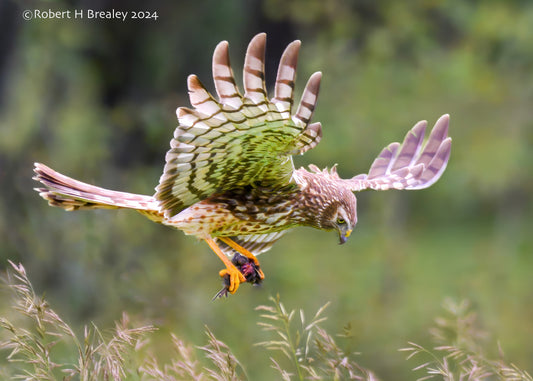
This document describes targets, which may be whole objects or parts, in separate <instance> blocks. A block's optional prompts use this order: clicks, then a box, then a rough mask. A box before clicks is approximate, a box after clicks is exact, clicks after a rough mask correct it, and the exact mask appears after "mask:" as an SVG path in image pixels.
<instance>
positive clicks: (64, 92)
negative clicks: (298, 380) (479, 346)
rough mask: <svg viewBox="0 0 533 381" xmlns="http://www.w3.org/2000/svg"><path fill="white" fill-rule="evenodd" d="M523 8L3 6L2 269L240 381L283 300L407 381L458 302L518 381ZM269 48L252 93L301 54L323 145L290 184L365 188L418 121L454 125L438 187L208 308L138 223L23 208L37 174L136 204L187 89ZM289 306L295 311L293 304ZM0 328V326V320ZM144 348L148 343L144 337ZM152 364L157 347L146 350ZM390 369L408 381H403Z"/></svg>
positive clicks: (382, 202)
mask: <svg viewBox="0 0 533 381" xmlns="http://www.w3.org/2000/svg"><path fill="white" fill-rule="evenodd" d="M96 7H98V8H101V9H106V8H109V9H110V8H115V9H119V10H128V9H145V8H146V7H150V10H157V11H158V13H159V16H160V18H159V19H158V20H157V21H142V22H134V21H131V20H130V21H126V22H122V21H120V22H119V21H111V20H107V21H94V20H92V21H90V20H31V21H24V20H23V19H22V17H21V13H22V10H23V9H35V8H37V9H48V8H54V9H61V10H64V9H80V8H96ZM531 25H533V3H531V2H527V1H518V0H511V1H497V0H491V1H470V2H464V1H460V0H452V1H439V0H437V1H435V0H432V1H427V0H417V1H412V2H396V1H390V0H388V1H380V2H372V1H365V0H357V1H356V0H352V1H340V0H329V1H315V0H311V1H302V0H287V1H279V0H262V1H260V0H254V1H246V0H229V1H223V2H221V1H215V0H206V1H197V2H163V1H155V2H150V5H149V6H148V5H147V3H146V2H141V1H138V0H136V1H113V2H111V1H105V0H104V1H100V2H98V3H97V4H96V3H93V2H89V1H84V0H78V1H76V0H73V1H64V0H57V1H40V0H24V1H14V0H7V1H3V2H0V28H1V30H2V33H1V36H0V185H1V187H0V192H1V197H0V214H1V217H2V218H0V242H1V243H2V244H1V245H0V263H4V264H7V261H6V260H7V259H12V260H15V261H20V262H22V263H24V264H25V266H26V267H27V268H28V269H29V271H31V272H32V274H34V277H35V280H34V282H35V283H36V285H38V288H39V289H41V290H46V293H47V295H48V298H49V299H50V300H51V301H53V303H54V305H56V306H57V309H58V310H59V311H61V312H62V315H64V316H66V318H68V319H69V320H70V321H75V322H80V323H81V324H88V323H89V322H90V321H95V323H97V324H98V325H103V326H109V325H110V324H111V322H112V321H113V320H114V319H115V317H116V316H117V315H118V314H120V313H121V311H127V312H128V314H130V315H131V316H132V317H133V318H136V317H139V318H140V319H141V320H143V321H144V320H149V321H151V322H153V323H154V324H157V325H158V326H160V327H162V330H164V331H170V332H175V333H176V334H177V335H178V336H179V337H184V339H186V340H187V341H192V342H198V340H200V338H201V337H202V335H203V331H204V326H205V325H208V326H209V327H211V329H212V331H213V333H214V334H216V335H217V337H220V338H221V339H222V340H223V341H224V342H226V343H228V345H229V346H230V347H231V348H233V349H234V351H235V356H236V358H239V359H241V361H242V362H243V363H246V364H247V365H248V367H247V369H248V370H249V373H250V374H249V377H250V378H251V379H254V380H255V379H258V380H260V379H271V378H272V377H276V376H278V374H277V373H275V371H274V370H272V373H268V371H267V372H265V371H257V372H256V371H254V370H255V369H256V368H257V367H256V365H257V362H258V361H259V360H258V359H257V356H256V355H255V353H254V352H253V351H250V350H249V343H252V342H257V341H262V339H261V337H262V335H263V333H262V332H259V331H258V330H257V328H256V327H255V324H254V316H255V312H254V311H253V307H254V306H256V305H257V304H261V303H263V304H264V303H266V300H267V295H269V294H276V293H277V292H280V293H282V294H283V295H284V299H285V300H286V301H293V300H297V301H298V305H299V306H301V307H302V308H303V309H305V310H308V309H311V310H312V309H317V308H318V307H319V306H320V305H323V304H324V303H325V301H327V300H331V301H332V305H331V307H330V308H331V310H333V311H331V316H332V318H330V320H329V321H328V322H329V323H331V324H332V325H333V326H336V327H338V326H343V325H345V324H347V323H350V324H351V325H352V327H354V332H357V335H356V337H355V338H354V340H355V341H356V342H357V347H358V348H362V349H364V350H363V351H362V352H363V354H362V355H361V363H364V364H366V366H368V368H370V369H373V370H374V371H375V372H376V374H377V375H378V377H380V378H383V379H390V378H391V377H392V376H394V378H396V379H398V378H403V377H408V376H406V375H409V374H410V373H409V369H408V367H406V366H405V363H404V361H403V359H402V358H401V356H399V355H398V354H397V353H396V348H398V347H400V346H401V345H402V342H405V341H406V338H409V339H411V340H414V339H416V340H415V341H416V342H420V343H422V344H421V345H426V344H427V338H426V337H425V335H424V332H421V331H420V327H421V326H425V325H426V324H427V323H428V321H429V320H430V319H431V317H432V316H434V315H435V314H436V313H437V311H438V308H439V303H440V301H441V300H443V299H444V298H445V297H446V296H452V297H456V298H458V299H463V298H467V299H470V300H472V301H473V303H474V304H475V306H476V309H478V310H480V313H481V315H482V316H483V317H484V319H485V322H484V323H485V324H486V325H487V326H488V328H489V330H490V331H491V332H494V335H495V336H496V337H497V338H500V339H501V341H502V343H504V345H505V352H506V353H507V354H508V355H509V357H510V358H513V359H515V361H516V364H517V366H520V367H522V368H525V367H528V366H529V367H530V368H529V369H528V370H529V371H531V370H532V369H533V368H531V363H530V360H531V358H533V346H532V345H531V340H530V338H531V337H532V336H533V326H532V325H531V323H530V322H531V319H532V317H533V305H532V304H531V303H530V301H531V299H532V298H533V293H532V291H531V290H533V287H532V286H533V284H532V280H531V279H532V278H531V268H532V267H533V255H532V254H533V237H532V236H531V231H533V217H532V216H533V202H532V198H533V150H532V145H533V108H532V107H531V105H532V104H533V75H532V73H533V29H532V28H531ZM261 31H265V32H267V33H268V36H269V38H268V42H267V57H268V61H267V81H268V83H272V81H273V76H274V75H275V70H276V64H277V60H278V59H279V56H280V54H281V52H282V50H283V48H284V47H285V45H286V44H287V43H288V42H290V41H292V40H293V39H296V38H298V39H301V40H302V49H301V56H300V60H299V77H298V84H297V85H298V89H299V91H301V89H302V87H303V85H304V83H305V81H306V80H307V78H308V76H309V75H310V74H311V73H312V72H313V71H317V70H321V71H322V72H323V74H324V75H323V83H322V87H321V93H320V100H319V106H318V108H317V111H316V114H315V117H314V120H316V121H321V122H322V124H323V132H324V138H323V140H322V142H321V144H320V145H319V146H318V147H317V148H316V149H314V150H312V151H310V152H308V153H306V155H305V156H304V157H302V158H300V157H297V158H295V161H296V165H306V164H308V163H316V164H317V165H319V166H331V165H333V164H334V163H339V172H340V174H341V175H343V176H345V177H348V176H353V175H354V174H356V173H361V172H365V171H366V170H367V168H368V166H369V165H370V163H371V161H372V160H373V158H374V157H375V155H376V154H377V153H378V152H379V150H380V149H381V147H383V146H384V145H386V144H388V143H389V142H391V141H398V140H400V139H401V138H402V137H403V135H404V134H405V132H406V131H407V129H408V128H409V127H411V126H412V125H413V124H414V123H415V122H416V121H418V120H419V119H427V120H429V122H430V123H433V122H434V121H435V120H436V119H437V118H438V117H439V116H440V115H441V114H443V113H450V114H451V129H450V134H451V136H452V137H453V139H454V141H453V147H452V156H451V161H450V164H449V166H448V169H447V171H446V173H445V174H444V176H443V178H442V179H441V180H440V181H439V182H438V183H437V184H435V186H434V187H432V188H430V189H428V190H425V191H420V192H413V193H411V192H384V193H379V192H365V193H362V194H360V195H358V199H359V221H360V223H359V225H358V228H357V229H356V231H355V232H354V234H353V238H352V239H351V241H350V242H349V243H348V244H346V245H343V246H337V245H336V244H335V237H334V236H332V235H331V234H327V233H324V232H317V231H311V230H310V229H300V230H297V231H295V232H293V233H291V234H289V235H288V236H287V237H285V238H284V239H283V240H281V241H280V243H278V244H277V245H276V246H275V247H274V248H273V249H272V250H271V252H269V253H268V254H266V255H265V256H262V257H261V262H262V266H263V269H264V271H265V273H266V276H267V278H266V280H265V282H264V285H263V288H262V289H255V288H251V287H242V288H241V289H240V290H239V293H238V294H237V295H235V296H232V297H231V298H229V299H227V300H225V301H221V302H217V303H210V302H209V300H210V297H211V296H213V295H214V293H215V291H216V290H217V289H218V288H219V286H220V285H219V283H218V282H219V279H218V277H217V271H218V270H219V269H220V266H221V265H220V263H218V260H217V259H216V258H215V257H214V256H213V255H212V253H210V251H209V249H208V248H207V247H206V246H205V245H203V244H199V243H197V242H195V241H194V239H191V238H190V237H189V238H185V237H184V235H183V234H181V233H179V232H173V231H172V230H170V229H168V228H165V227H162V226H157V225H155V224H151V223H148V221H146V220H145V219H144V218H143V217H142V216H140V215H136V214H135V213H131V212H127V211H120V212H116V213H113V212H108V211H98V212H91V213H88V212H86V213H73V214H71V213H65V212H63V211H61V210H57V209H52V208H49V207H48V206H47V205H46V204H45V203H44V202H43V201H42V200H41V199H39V198H38V196H37V195H36V194H35V192H33V191H32V187H34V186H35V183H34V182H33V181H32V180H31V176H32V173H31V167H32V162H34V161H41V162H44V163H46V164H48V165H50V166H51V167H53V168H55V169H57V170H59V171H61V172H64V173H65V174H68V175H72V176H74V177H76V178H79V179H81V180H84V181H87V182H94V183H96V184H98V185H102V186H105V187H108V188H113V189H117V190H126V191H132V192H138V193H146V194H150V193H152V192H153V188H154V186H155V185H156V184H157V181H158V178H159V175H160V173H161V170H162V166H163V161H164V154H165V151H166V150H167V149H168V141H169V140H170V137H171V135H172V131H173V129H174V127H175V125H176V118H175V114H174V110H175V108H176V107H177V106H186V105H188V104H189V102H188V99H187V89H186V76H187V75H188V74H190V73H195V74H198V75H199V77H200V78H201V80H202V81H203V82H204V83H205V84H206V86H207V87H208V88H210V89H213V85H212V83H211V79H210V77H211V73H210V66H211V54H212V51H213V48H214V47H215V45H216V43H217V42H219V41H220V40H223V39H226V40H228V41H229V42H230V54H231V57H232V64H233V67H234V70H235V72H236V73H237V76H238V77H239V76H240V71H241V68H242V61H243V57H244V56H243V55H244V51H245V47H246V44H247V43H248V41H249V39H250V38H251V37H252V36H253V35H254V34H255V33H257V32H261ZM291 304H293V303H291ZM0 308H3V309H6V310H7V311H9V308H10V307H9V306H3V307H0ZM155 337H156V340H157V337H159V336H158V333H156V334H155ZM160 345H161V346H162V348H164V347H165V344H164V343H160ZM401 369H403V371H402V370H401Z"/></svg>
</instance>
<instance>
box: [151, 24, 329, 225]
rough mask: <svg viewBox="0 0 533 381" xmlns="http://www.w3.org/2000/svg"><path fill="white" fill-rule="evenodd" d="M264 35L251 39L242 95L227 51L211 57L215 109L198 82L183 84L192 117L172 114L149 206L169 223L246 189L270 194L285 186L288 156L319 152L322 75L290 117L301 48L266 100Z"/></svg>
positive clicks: (295, 46) (183, 111) (222, 46)
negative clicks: (214, 198) (316, 114)
mask: <svg viewBox="0 0 533 381" xmlns="http://www.w3.org/2000/svg"><path fill="white" fill-rule="evenodd" d="M265 43H266V34H264V33H262V34H258V35H257V36H255V37H254V38H253V39H252V41H251V42H250V44H249V46H248V50H247V52H246V58H245V62H244V75H243V79H244V89H245V92H244V95H241V94H240V92H239V90H238V88H237V85H236V83H235V78H234V76H233V72H232V70H231V67H230V62H229V55H228V43H227V42H226V41H223V42H221V43H219V44H218V45H217V47H216V49H215V52H214V55H213V77H214V81H215V87H216V92H217V94H218V98H219V99H218V101H217V100H215V99H214V98H213V96H212V95H211V94H210V93H209V92H208V91H207V90H206V89H205V88H204V86H203V85H202V84H201V83H200V81H199V80H198V77H196V76H195V75H191V76H189V78H188V87H189V97H190V100H191V104H192V106H193V107H194V109H189V108H185V107H180V108H178V110H177V115H178V121H179V125H178V127H177V128H176V130H175V132H174V138H173V139H172V141H171V142H170V145H171V149H170V150H169V151H168V152H167V155H166V164H165V168H164V172H163V175H162V176H161V179H160V182H159V185H158V186H157V187H156V194H155V198H156V199H157V200H158V201H159V202H160V205H161V207H162V209H163V210H164V211H165V214H166V215H167V217H170V216H172V215H175V214H176V213H178V212H180V211H181V210H183V209H184V208H186V207H188V206H190V205H192V204H194V203H196V202H198V201H200V200H203V199H205V198H206V197H209V196H210V195H212V194H214V193H218V192H224V191H228V190H231V189H236V188H242V187H246V186H255V185H260V186H269V187H276V186H282V185H287V184H288V183H289V182H290V179H291V175H292V172H293V170H294V166H293V163H292V157H291V155H294V154H298V153H299V154H301V153H304V152H305V151H307V150H309V149H311V148H313V147H314V146H316V145H317V144H318V142H319V141H320V138H321V126H320V123H312V124H309V121H310V119H311V116H312V115H313V111H314V108H315V105H316V102H317V97H318V90H319V85H320V79H321V73H320V72H317V73H315V74H313V75H312V76H311V77H310V79H309V81H308V82H307V85H306V87H305V90H304V92H303V95H302V99H301V102H300V104H299V106H298V108H297V110H296V113H295V114H294V115H292V114H291V111H292V104H293V90H294V80H295V75H296V63H297V59H298V51H299V48H300V41H294V42H292V43H291V44H289V45H288V46H287V48H286V49H285V52H284V53H283V55H282V57H281V61H280V64H279V69H278V75H277V79H276V84H275V89H274V98H272V99H271V100H268V99H267V93H266V89H265V81H264V61H265Z"/></svg>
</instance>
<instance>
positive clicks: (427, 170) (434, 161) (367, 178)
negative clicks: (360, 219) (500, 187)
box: [344, 114, 452, 192]
mask: <svg viewBox="0 0 533 381" xmlns="http://www.w3.org/2000/svg"><path fill="white" fill-rule="evenodd" d="M449 123H450V116H449V115H447V114H446V115H443V116H441V117H440V118H439V120H438V121H437V123H435V126H434V127H433V129H432V131H431V133H430V135H429V138H428V140H427V142H426V144H425V145H423V142H424V132H425V130H426V127H427V123H426V122H425V121H421V122H418V123H417V124H416V125H415V126H414V127H413V128H412V129H411V130H409V132H408V133H407V135H406V136H405V139H404V140H403V143H402V144H400V143H391V144H389V145H388V146H387V147H385V148H384V149H383V150H382V151H381V153H380V154H379V155H378V157H377V158H376V159H375V160H374V162H373V163H372V165H371V166H370V170H369V171H368V175H367V174H360V175H357V176H354V177H352V178H351V179H349V180H344V181H345V182H346V183H347V185H348V186H349V188H350V189H351V190H352V191H354V192H357V191H360V190H363V189H367V188H371V189H375V190H387V189H424V188H427V187H429V186H431V185H432V184H433V183H435V182H436V181H437V180H438V179H439V178H440V176H441V175H442V173H443V172H444V170H445V169H446V165H447V164H448V160H449V158H450V152H451V145H452V139H451V138H450V137H448V126H449Z"/></svg>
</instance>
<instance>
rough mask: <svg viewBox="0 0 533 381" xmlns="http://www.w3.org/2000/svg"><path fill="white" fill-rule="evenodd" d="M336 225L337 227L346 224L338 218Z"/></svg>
mask: <svg viewBox="0 0 533 381" xmlns="http://www.w3.org/2000/svg"><path fill="white" fill-rule="evenodd" d="M337 223H338V224H339V225H344V224H345V223H346V221H344V218H341V217H339V218H337Z"/></svg>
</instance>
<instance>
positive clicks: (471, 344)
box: [0, 262, 533, 381]
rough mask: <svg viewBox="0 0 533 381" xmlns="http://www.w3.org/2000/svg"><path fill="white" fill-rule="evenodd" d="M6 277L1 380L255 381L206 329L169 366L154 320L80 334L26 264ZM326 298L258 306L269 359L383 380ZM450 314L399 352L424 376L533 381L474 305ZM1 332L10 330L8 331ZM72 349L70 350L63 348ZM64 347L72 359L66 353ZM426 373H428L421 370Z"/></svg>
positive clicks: (292, 375)
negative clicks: (304, 306)
mask: <svg viewBox="0 0 533 381" xmlns="http://www.w3.org/2000/svg"><path fill="white" fill-rule="evenodd" d="M10 264H11V271H9V272H8V275H7V276H6V278H5V279H4V280H5V283H6V285H7V286H8V288H9V289H11V290H12V291H13V293H14V304H13V311H14V312H15V315H14V317H11V318H10V319H8V318H5V317H0V327H1V328H2V330H0V333H1V334H2V337H5V339H4V340H3V341H1V342H0V353H5V354H6V356H5V360H4V361H2V362H3V363H5V365H4V366H2V367H0V378H1V379H23V380H65V381H69V380H82V381H91V380H119V381H120V380H166V381H177V380H194V381H209V380H211V381H241V380H248V379H249V378H248V376H247V375H246V371H245V369H244V367H243V366H242V365H241V363H240V362H239V361H238V360H237V358H236V357H235V355H234V354H233V353H232V352H231V350H230V348H229V347H228V346H227V345H226V344H224V343H223V342H221V341H220V340H218V339H217V338H216V337H215V335H214V334H213V333H212V332H211V331H210V330H209V329H208V328H206V335H207V344H205V345H204V346H200V347H196V346H192V345H189V344H187V343H185V342H183V341H182V340H180V339H179V338H178V337H176V336H174V335H171V340H172V344H173V349H174V356H173V357H172V359H171V360H170V362H169V363H166V364H161V363H160V361H159V360H158V359H157V358H156V356H155V355H154V354H153V352H151V348H150V342H149V340H148V339H149V335H150V334H151V333H152V332H153V331H154V330H155V328H154V327H152V326H150V325H147V326H141V327H138V328H132V327H131V323H130V322H129V319H128V316H127V315H125V314H124V315H123V316H122V319H121V320H120V321H119V322H118V323H116V325H115V328H114V329H112V330H110V331H108V332H102V331H100V330H99V329H98V328H97V327H96V326H94V325H91V326H86V327H85V328H84V330H83V334H82V335H79V336H81V337H78V336H77V335H76V334H75V332H74V330H73V329H72V328H71V327H70V326H69V325H68V324H67V323H65V321H64V320H62V319H61V318H60V317H59V316H58V315H57V314H56V313H55V312H54V311H53V310H52V309H51V307H50V306H49V305H48V303H47V302H46V300H45V299H44V298H41V297H38V296H37V295H36V294H35V291H34V290H33V287H32V285H31V283H30V281H29V279H28V277H27V275H26V271H25V269H24V267H23V266H22V265H15V264H14V263H11V262H10ZM326 309H327V304H326V305H324V306H323V307H321V308H319V310H318V311H317V312H316V313H315V314H314V315H313V317H312V318H311V319H310V320H307V319H306V317H305V313H304V311H302V310H299V311H296V310H291V311H288V310H287V309H286V308H285V307H284V306H283V304H282V303H281V301H280V298H279V296H278V297H277V298H271V304H270V305H267V306H264V305H263V306H259V307H257V310H258V311H260V314H261V315H260V321H259V322H258V324H259V325H260V326H261V328H262V329H263V330H264V331H265V332H266V334H267V335H268V336H270V337H269V339H268V340H266V341H263V342H261V343H257V344H256V345H258V346H260V347H263V348H265V349H266V351H267V352H268V353H269V355H270V356H269V358H270V364H271V366H272V367H273V368H274V369H276V371H277V372H278V373H279V379H281V380H284V381H291V380H369V381H370V380H377V378H376V376H375V374H374V373H373V372H372V371H370V370H368V369H366V368H365V367H363V366H361V365H360V364H358V362H357V361H356V358H357V353H353V352H348V351H346V350H344V349H342V348H341V346H339V345H338V344H337V341H336V339H335V338H337V339H341V340H342V338H343V337H349V336H350V334H351V333H350V327H345V329H344V331H343V333H342V334H340V335H336V336H335V338H334V337H333V336H332V335H330V334H329V333H328V332H327V331H326V330H324V329H323V328H322V327H321V324H322V323H323V322H324V321H325V320H326V317H325V316H324V315H325V311H326ZM444 309H445V316H443V317H439V318H437V319H436V327H435V328H433V329H431V330H430V333H431V335H432V339H433V342H434V343H435V346H434V347H432V348H431V349H427V348H425V347H423V346H421V345H418V344H415V343H409V346H408V347H406V348H403V349H400V351H403V352H406V353H408V357H407V359H408V360H409V361H412V359H413V358H415V359H417V360H418V365H416V366H415V368H413V372H414V374H415V375H417V376H419V378H418V379H419V380H426V379H430V378H436V379H442V380H445V381H452V380H454V381H455V380H458V381H459V380H472V381H474V380H516V381H518V380H525V381H533V378H532V377H531V376H530V375H529V374H528V373H527V372H525V371H523V370H520V369H519V368H518V367H516V366H515V365H513V364H512V363H508V362H506V361H505V360H504V356H503V354H502V352H501V351H500V356H499V358H498V359H496V360H492V359H489V358H487V357H486V356H485V355H484V354H483V350H482V348H483V347H484V345H485V346H486V343H485V341H486V335H485V333H484V332H483V331H481V330H480V329H479V328H478V327H479V324H478V322H477V318H476V315H475V313H474V312H473V311H472V310H471V308H470V306H469V304H468V303H467V302H461V303H454V302H453V301H450V300H448V301H446V303H445V305H444ZM2 331H3V332H2ZM65 348H66V349H65ZM65 353H67V354H70V357H68V358H65ZM421 372H422V374H421Z"/></svg>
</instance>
